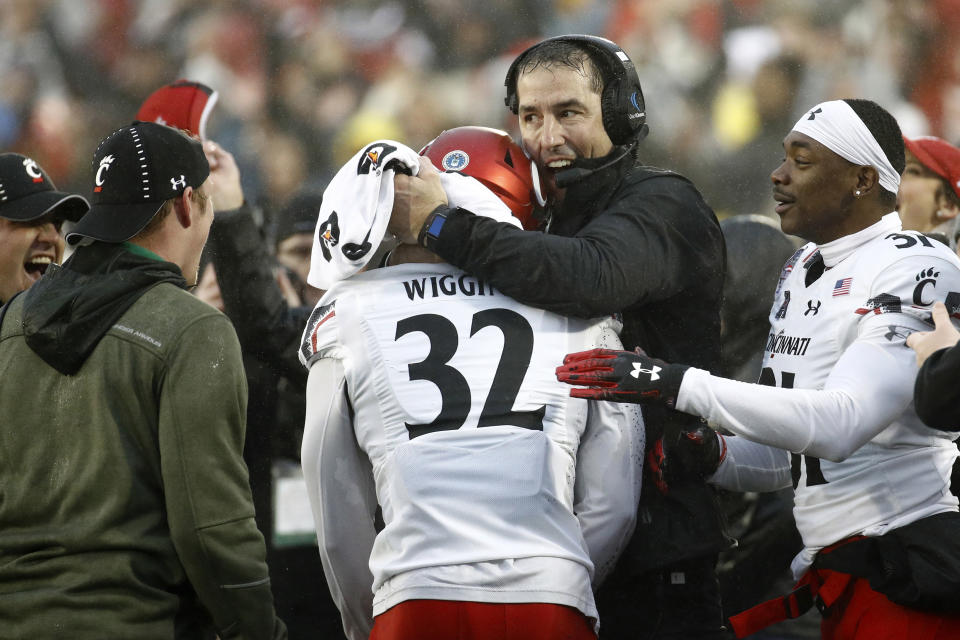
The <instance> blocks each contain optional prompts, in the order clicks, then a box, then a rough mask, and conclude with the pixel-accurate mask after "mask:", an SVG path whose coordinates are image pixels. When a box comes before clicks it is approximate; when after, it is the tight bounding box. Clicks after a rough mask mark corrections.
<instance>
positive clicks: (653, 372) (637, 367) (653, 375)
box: [630, 362, 663, 382]
mask: <svg viewBox="0 0 960 640" xmlns="http://www.w3.org/2000/svg"><path fill="white" fill-rule="evenodd" d="M662 369H663V368H662V367H658V366H657V365H653V369H644V368H643V367H642V365H641V364H640V363H639V362H634V363H633V371H631V372H630V375H632V376H633V377H634V378H636V379H637V380H639V379H640V374H641V373H649V374H650V382H653V381H654V380H659V379H660V371H661V370H662Z"/></svg>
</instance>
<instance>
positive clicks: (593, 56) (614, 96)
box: [503, 35, 650, 148]
mask: <svg viewBox="0 0 960 640" xmlns="http://www.w3.org/2000/svg"><path fill="white" fill-rule="evenodd" d="M550 42H569V43H570V44H573V45H577V46H579V47H581V48H583V49H584V50H585V51H586V52H587V55H588V56H589V58H590V61H591V62H593V63H594V64H595V65H596V66H597V68H598V69H599V70H600V74H601V76H602V77H603V79H604V87H603V93H602V94H601V95H600V111H601V116H602V118H603V128H604V129H605V130H606V132H607V135H608V136H609V137H610V141H611V142H613V144H615V145H627V144H629V145H631V148H632V146H635V145H636V144H637V143H638V142H639V141H641V140H643V139H644V138H645V137H646V136H647V133H649V130H650V129H649V127H648V126H647V111H646V106H645V104H644V101H643V90H642V89H641V87H640V78H639V77H638V76H637V69H636V67H635V66H634V65H633V62H632V61H631V60H630V58H629V56H627V54H626V53H624V52H623V49H621V48H620V47H619V46H617V44H616V43H614V42H612V41H610V40H607V39H606V38H600V37H598V36H589V35H565V36H557V37H555V38H547V39H546V40H542V41H541V42H538V43H537V44H535V45H533V46H532V47H530V48H528V49H526V50H525V51H524V52H523V53H521V54H520V55H518V56H517V57H516V58H515V59H514V61H513V63H512V64H511V65H510V68H509V69H508V70H507V77H506V79H505V80H504V83H503V84H504V85H505V86H506V88H507V95H506V97H505V98H504V100H503V102H504V104H506V105H507V107H508V108H509V109H510V110H511V111H512V112H513V113H514V114H516V113H518V110H519V104H518V100H517V76H519V75H520V68H521V66H522V64H523V62H525V61H526V59H528V58H529V54H530V52H532V51H533V50H535V49H537V48H539V47H542V46H544V45H545V44H547V43H550Z"/></svg>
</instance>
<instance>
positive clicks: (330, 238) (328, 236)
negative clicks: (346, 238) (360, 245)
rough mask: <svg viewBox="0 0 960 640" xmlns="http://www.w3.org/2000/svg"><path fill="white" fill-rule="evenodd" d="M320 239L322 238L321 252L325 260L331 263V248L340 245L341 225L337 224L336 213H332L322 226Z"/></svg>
mask: <svg viewBox="0 0 960 640" xmlns="http://www.w3.org/2000/svg"><path fill="white" fill-rule="evenodd" d="M318 237H319V238H320V251H322V252H323V259H324V260H326V261H327V262H330V259H331V258H332V256H331V254H330V249H331V247H335V246H337V245H338V244H340V225H339V224H338V223H337V212H336V211H332V212H331V213H330V217H329V218H327V219H326V220H325V221H324V223H323V224H322V225H320V232H319V234H318Z"/></svg>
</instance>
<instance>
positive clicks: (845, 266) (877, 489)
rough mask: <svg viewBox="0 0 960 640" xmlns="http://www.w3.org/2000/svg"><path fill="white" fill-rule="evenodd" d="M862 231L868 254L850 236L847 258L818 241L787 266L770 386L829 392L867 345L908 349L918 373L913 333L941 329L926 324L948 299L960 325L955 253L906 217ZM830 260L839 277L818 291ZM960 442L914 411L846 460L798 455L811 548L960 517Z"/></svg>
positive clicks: (799, 510) (765, 372) (829, 273)
mask: <svg viewBox="0 0 960 640" xmlns="http://www.w3.org/2000/svg"><path fill="white" fill-rule="evenodd" d="M861 233H865V234H866V235H865V236H864V238H866V240H865V241H861V240H859V239H855V238H853V237H852V236H848V238H851V240H850V241H849V242H856V243H860V244H859V245H858V246H853V245H851V246H843V243H844V241H846V240H847V239H841V240H840V241H837V244H838V245H840V246H839V250H838V251H839V252H838V253H834V254H830V247H831V245H833V244H834V243H831V244H830V245H826V246H825V247H824V249H823V254H821V250H820V249H818V248H817V246H816V245H813V244H808V245H806V246H804V247H802V248H801V249H800V250H798V251H797V252H796V253H795V254H794V256H793V257H792V258H791V259H790V260H789V261H788V262H787V264H786V266H785V267H784V269H783V272H782V274H781V278H780V284H779V286H778V288H777V292H776V297H775V301H774V304H773V307H772V308H771V313H770V325H771V329H770V334H769V337H768V340H767V344H766V351H765V354H764V360H763V369H762V373H761V377H760V380H759V382H760V383H761V384H767V385H770V386H776V387H782V388H795V389H823V388H824V384H825V382H826V381H827V378H828V376H830V374H831V372H832V371H833V370H834V366H835V365H836V364H837V361H838V360H839V359H840V356H841V355H842V354H843V353H844V352H845V351H846V350H847V349H848V347H850V346H851V344H852V343H853V342H854V341H856V340H858V339H859V340H864V339H868V340H873V341H875V342H876V343H877V344H881V345H884V344H887V345H888V346H891V345H893V346H895V348H896V349H900V348H902V349H904V350H905V353H904V354H903V356H902V357H900V358H899V359H898V360H897V362H898V363H900V364H897V365H895V366H905V367H911V366H914V365H913V363H912V356H913V353H912V352H911V351H909V348H908V347H906V346H905V344H904V342H905V340H906V337H907V336H908V335H909V334H910V333H911V332H912V331H916V330H920V331H924V330H929V329H930V326H928V325H926V324H925V323H924V321H929V318H930V311H929V310H930V307H931V305H932V304H933V302H934V301H937V300H939V301H946V303H947V306H948V308H950V309H951V310H952V313H954V314H955V317H960V315H956V314H957V313H958V310H960V261H958V260H957V257H956V256H955V255H953V253H952V252H951V251H949V249H947V248H946V247H945V246H943V245H941V244H940V243H938V242H936V241H933V240H930V239H929V238H927V237H925V236H924V235H922V234H920V233H917V232H913V231H902V230H901V228H900V223H899V218H898V217H897V214H896V213H893V214H889V215H888V216H885V217H884V219H883V220H882V221H881V222H880V223H878V225H876V229H874V228H873V227H871V231H865V232H861ZM858 235H859V234H858ZM835 251H837V250H835ZM824 257H826V258H827V259H826V265H827V266H828V267H829V268H827V269H826V270H825V271H824V272H823V273H822V275H820V276H819V278H817V279H816V280H815V281H812V282H809V284H808V281H809V280H812V279H813V274H811V271H814V270H819V269H820V268H821V267H822V266H823V265H822V264H818V263H821V262H822V259H823V258H824ZM888 343H889V344H888ZM858 375H863V376H884V375H885V371H884V370H882V369H881V370H875V371H864V372H862V373H861V374H858ZM912 375H915V372H914V373H913V374H912ZM910 379H912V377H911V378H910ZM910 392H911V393H912V389H911V390H910ZM956 437H957V434H955V433H946V432H943V431H938V430H935V429H931V428H928V427H926V426H925V425H924V424H923V423H922V422H921V421H920V419H919V418H918V417H917V415H916V413H915V411H914V408H913V403H912V402H911V403H910V404H909V406H908V407H907V408H906V410H905V411H904V412H903V413H902V414H900V415H899V416H898V417H897V418H896V419H895V420H894V421H893V422H892V423H890V424H889V425H888V426H886V427H885V428H882V430H881V431H880V432H879V433H878V434H877V435H875V436H874V437H873V438H872V439H870V440H869V441H868V442H866V444H865V445H863V446H861V447H859V448H858V449H856V450H855V451H854V452H853V453H852V454H851V455H849V457H846V459H844V460H843V461H842V462H830V461H829V460H822V459H819V458H816V457H812V456H806V455H799V454H796V453H794V454H792V472H793V484H794V487H795V489H796V496H795V508H794V515H795V517H796V522H797V527H798V529H799V530H800V533H801V535H802V536H803V539H804V542H805V545H806V546H807V547H808V548H820V547H823V546H826V545H828V544H831V543H833V542H836V541H837V540H840V539H842V538H844V537H847V536H849V535H852V534H855V533H865V534H867V535H871V534H873V535H877V534H880V533H882V532H883V531H885V530H888V529H890V528H895V527H897V526H902V525H903V524H907V523H909V522H911V521H913V520H916V519H918V518H920V517H924V516H926V515H930V514H932V513H937V512H941V511H946V510H951V509H952V510H956V499H955V498H954V497H953V496H952V495H950V493H949V491H948V488H947V487H948V484H949V476H950V469H951V466H952V463H953V460H954V458H955V457H956V447H955V446H954V444H953V442H952V440H954V439H955V438H956Z"/></svg>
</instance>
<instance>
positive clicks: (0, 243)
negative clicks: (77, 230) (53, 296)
mask: <svg viewBox="0 0 960 640" xmlns="http://www.w3.org/2000/svg"><path fill="white" fill-rule="evenodd" d="M60 226H61V221H60V220H54V219H53V218H52V217H51V216H44V217H42V218H39V219H37V220H31V221H29V222H16V221H13V220H7V219H6V218H0V300H9V299H10V298H12V297H13V296H14V295H15V294H16V293H17V292H19V291H23V290H25V289H29V288H30V285H32V284H33V283H34V282H36V281H37V280H39V279H40V276H42V275H43V274H44V273H45V272H46V270H47V267H49V266H50V264H51V263H54V262H56V263H59V262H60V261H61V260H63V237H62V236H61V235H60Z"/></svg>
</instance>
